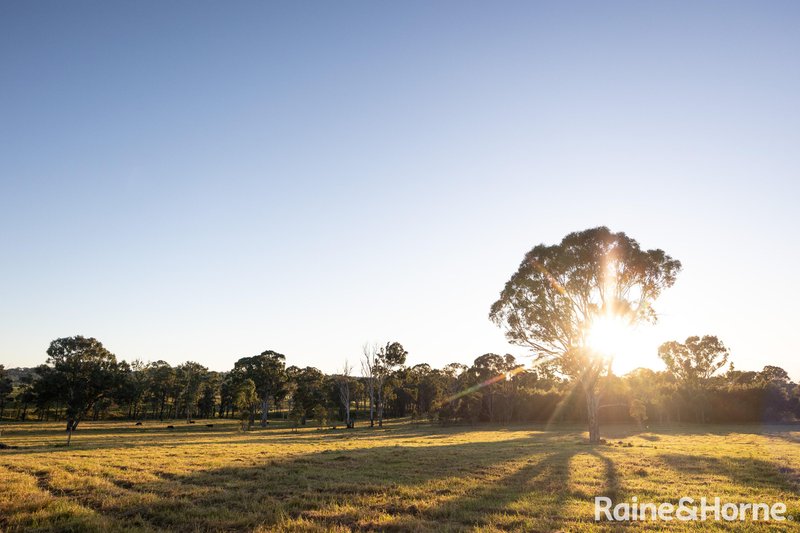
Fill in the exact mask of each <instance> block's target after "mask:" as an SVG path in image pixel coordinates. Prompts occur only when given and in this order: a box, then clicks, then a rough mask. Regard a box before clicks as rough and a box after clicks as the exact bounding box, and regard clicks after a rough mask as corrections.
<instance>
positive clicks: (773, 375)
mask: <svg viewBox="0 0 800 533" xmlns="http://www.w3.org/2000/svg"><path fill="white" fill-rule="evenodd" d="M759 378H760V379H761V381H763V382H765V383H784V384H785V383H789V381H790V380H789V374H788V372H786V370H784V369H782V368H781V367H779V366H771V365H767V366H765V367H764V369H763V370H762V371H761V372H759Z"/></svg>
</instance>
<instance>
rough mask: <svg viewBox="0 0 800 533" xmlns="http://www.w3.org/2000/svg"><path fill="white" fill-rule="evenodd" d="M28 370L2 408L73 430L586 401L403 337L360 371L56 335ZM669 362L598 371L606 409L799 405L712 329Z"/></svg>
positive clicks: (565, 417) (523, 414)
mask: <svg viewBox="0 0 800 533" xmlns="http://www.w3.org/2000/svg"><path fill="white" fill-rule="evenodd" d="M47 354H48V359H47V362H46V363H45V364H42V365H40V366H38V367H36V368H33V369H10V370H6V369H4V368H3V367H2V366H0V393H2V394H0V419H2V418H5V419H6V420H30V419H36V420H63V421H65V422H66V430H67V433H68V439H70V438H71V435H72V432H73V431H75V430H76V429H77V428H78V425H79V424H80V422H81V421H83V420H86V419H91V420H100V419H129V420H135V421H144V420H159V421H165V420H169V421H174V420H185V421H186V422H187V423H191V422H193V421H194V419H195V418H202V419H214V418H235V419H238V420H240V421H241V424H242V429H243V430H247V429H250V428H252V427H253V426H254V425H256V424H258V425H260V426H261V427H266V426H267V425H268V424H269V421H270V419H275V418H279V419H283V420H286V421H288V422H289V423H290V424H291V425H292V426H293V427H295V428H296V427H299V426H302V425H306V424H308V423H309V421H312V422H313V423H314V424H315V425H319V426H337V425H341V426H343V427H346V428H352V427H354V426H355V425H356V423H357V422H358V423H360V424H363V425H368V426H379V427H380V426H382V425H383V421H384V419H385V418H395V417H411V418H412V419H417V420H428V421H436V422H439V423H443V424H450V423H473V424H474V423H478V422H488V423H501V424H507V423H514V422H580V421H583V420H586V417H587V413H586V405H585V403H584V402H583V401H581V398H580V394H578V392H579V389H578V388H577V387H576V384H575V382H574V381H573V380H570V379H569V378H568V376H564V375H563V374H561V373H560V372H559V370H558V368H557V367H556V366H555V365H552V364H538V365H535V366H534V365H531V364H525V363H524V362H521V361H519V360H517V359H516V358H515V357H514V356H513V355H509V354H506V355H498V354H492V353H489V354H484V355H481V356H480V357H477V358H476V359H475V360H474V362H473V363H472V364H471V365H469V366H468V365H465V364H461V363H451V364H449V365H446V366H445V367H443V368H441V369H436V368H432V367H431V366H430V365H428V364H424V363H423V364H416V365H407V364H406V359H407V356H408V353H407V351H406V350H405V349H404V348H403V346H402V344H400V343H398V342H390V343H386V344H385V345H365V346H364V348H363V352H362V354H361V355H360V363H361V365H360V366H361V371H360V373H359V374H360V375H355V374H354V372H353V367H352V365H350V364H348V363H345V364H344V365H343V367H342V369H341V371H340V372H337V373H333V374H326V373H324V372H322V371H321V370H319V369H318V368H315V367H303V368H301V367H298V366H294V365H290V366H287V364H286V357H285V356H284V355H283V354H281V353H278V352H275V351H272V350H265V351H264V352H262V353H260V354H257V355H253V356H248V357H242V358H240V359H238V360H237V361H236V362H235V363H234V365H233V368H232V369H231V370H229V371H227V372H217V371H213V370H209V369H208V368H206V367H205V366H203V365H201V364H199V363H196V362H192V361H188V362H186V363H182V364H179V365H176V366H172V365H170V364H169V363H167V362H165V361H161V360H159V361H154V362H148V363H144V362H142V361H139V360H135V361H133V362H132V363H128V362H126V361H124V360H118V359H117V358H116V356H115V355H114V354H112V353H111V352H109V351H108V350H107V349H106V348H105V347H104V346H103V345H102V343H101V342H100V341H98V340H97V339H94V338H86V337H82V336H75V337H67V338H61V339H56V340H54V341H53V342H52V343H51V344H50V347H49V348H48V350H47ZM659 356H660V357H661V359H662V360H663V361H664V363H665V366H666V370H663V371H653V370H650V369H645V368H640V369H637V370H634V371H633V372H630V373H628V374H626V375H624V376H616V375H614V374H613V373H611V374H609V375H606V376H604V377H602V378H601V379H602V380H603V384H602V386H603V389H604V391H605V393H604V396H603V400H604V402H605V404H604V405H603V407H605V409H603V410H601V414H600V416H601V418H602V420H603V421H605V422H631V421H635V422H636V423H638V424H640V425H642V426H644V425H647V424H649V423H653V422H657V423H670V422H764V421H767V422H780V421H791V420H795V419H797V418H799V417H800V386H798V385H797V384H795V383H793V382H792V381H791V380H790V379H789V376H788V374H787V373H786V372H785V371H784V370H783V369H781V368H779V367H776V366H766V367H764V368H763V370H761V371H739V370H736V369H735V368H734V367H733V365H732V364H729V351H728V349H727V348H726V347H725V346H724V344H723V343H722V342H721V341H720V340H719V339H717V338H716V337H714V336H704V337H690V338H688V339H686V341H684V342H675V341H672V342H667V343H664V344H663V345H662V346H661V347H660V348H659Z"/></svg>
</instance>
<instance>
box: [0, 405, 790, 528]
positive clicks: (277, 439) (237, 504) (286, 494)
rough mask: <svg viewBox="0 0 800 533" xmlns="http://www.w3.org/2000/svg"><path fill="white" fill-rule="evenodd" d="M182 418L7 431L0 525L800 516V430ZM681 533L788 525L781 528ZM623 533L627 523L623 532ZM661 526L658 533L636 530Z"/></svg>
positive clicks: (583, 524)
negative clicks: (704, 502) (641, 504)
mask: <svg viewBox="0 0 800 533" xmlns="http://www.w3.org/2000/svg"><path fill="white" fill-rule="evenodd" d="M203 424H204V423H203V422H201V421H198V423H197V424H196V425H191V426H187V425H182V424H181V423H180V422H176V423H175V426H176V429H174V430H167V429H166V424H165V423H158V422H147V423H145V425H144V426H141V427H136V426H134V425H133V424H132V423H127V422H126V423H106V422H104V423H85V424H84V425H83V426H82V427H81V429H80V430H79V431H78V432H77V433H76V435H75V438H74V440H73V446H72V447H70V448H66V447H63V446H61V444H62V442H63V441H64V435H63V432H62V426H61V424H37V423H27V424H17V425H5V427H4V433H3V438H2V440H3V442H4V443H5V444H10V445H16V446H19V448H17V449H8V450H0V480H1V483H0V530H7V531H22V530H25V531H30V530H43V531H52V530H57V531H157V530H176V531H234V530H235V531H241V530H256V531H261V530H263V531H267V530H269V531H274V530H303V531H306V530H320V531H331V530H334V531H335V530H342V531H349V530H352V529H356V530H396V531H407V530H413V531H443V530H444V531H447V530H471V529H479V530H483V531H506V530H525V531H554V530H570V531H572V530H587V531H593V530H608V529H613V528H612V526H614V524H608V523H595V522H594V519H593V518H594V517H593V498H594V496H596V495H609V496H611V497H613V498H614V499H615V500H618V501H630V498H631V497H632V496H637V497H638V498H639V500H640V501H653V502H663V501H668V502H675V503H676V502H677V500H678V498H679V497H681V496H692V497H695V498H699V497H701V496H712V497H713V496H720V497H721V498H722V499H723V501H731V502H748V501H753V500H758V501H765V502H768V503H772V502H776V501H783V502H786V503H787V505H788V506H789V513H788V514H792V515H795V516H797V517H798V518H800V496H799V494H800V478H799V477H798V476H800V442H798V441H800V431H797V428H791V427H756V426H737V427H711V428H704V429H700V428H692V427H683V428H677V429H676V428H672V429H664V430H660V431H653V432H646V433H641V432H637V431H635V430H633V429H632V428H624V427H614V428H606V430H605V435H606V437H607V438H608V439H609V440H610V442H609V445H605V446H596V447H595V446H589V445H586V444H585V443H584V440H585V435H584V434H583V432H582V431H581V430H580V429H577V428H557V429H549V430H548V429H545V428H542V427H537V426H513V427H508V428H494V427H478V428H463V427H457V428H443V427H439V426H414V425H411V424H409V423H392V424H389V425H388V427H386V428H385V429H382V430H377V429H375V430H370V429H367V428H359V429H356V430H352V431H348V430H344V429H340V430H325V431H320V430H317V429H311V428H309V429H303V430H301V431H300V432H298V433H292V432H291V431H289V430H288V429H287V428H285V427H282V426H280V425H277V426H274V427H272V428H270V429H267V430H257V431H252V432H249V433H242V432H240V431H238V429H237V425H236V424H235V423H233V422H220V421H214V424H215V427H214V428H206V427H204V425H203ZM669 525H670V527H671V528H672V529H675V530H681V529H691V528H695V529H698V528H711V527H716V528H721V529H725V528H731V527H735V528H736V529H738V530H753V531H756V530H768V529H769V528H770V527H772V528H775V527H776V526H779V529H778V530H785V529H792V528H796V526H795V523H794V522H784V523H781V524H775V523H772V524H765V523H744V524H734V525H733V526H731V525H729V524H724V523H721V524H709V523H706V524H702V525H699V524H689V525H687V524H683V523H680V524H679V523H674V522H673V523H671V524H669ZM616 527H619V526H616ZM636 527H637V528H643V529H648V528H649V529H651V530H654V531H655V530H661V529H664V527H665V524H664V523H644V524H636Z"/></svg>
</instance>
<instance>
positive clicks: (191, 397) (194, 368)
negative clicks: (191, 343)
mask: <svg viewBox="0 0 800 533" xmlns="http://www.w3.org/2000/svg"><path fill="white" fill-rule="evenodd" d="M175 374H176V380H177V383H178V386H179V387H180V393H179V394H180V395H179V398H180V399H181V400H182V403H183V410H184V414H185V415H186V422H187V423H188V422H189V420H191V418H192V417H193V416H194V413H195V411H196V409H197V403H198V401H199V400H200V391H201V390H202V387H203V382H204V381H205V379H206V376H207V375H208V368H206V367H204V366H203V365H201V364H200V363H195V362H194V361H187V362H185V363H183V364H182V365H178V366H177V367H176V368H175Z"/></svg>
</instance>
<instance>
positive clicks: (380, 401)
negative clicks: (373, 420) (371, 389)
mask: <svg viewBox="0 0 800 533" xmlns="http://www.w3.org/2000/svg"><path fill="white" fill-rule="evenodd" d="M378 427H379V428H382V427H383V384H381V385H380V386H379V387H378Z"/></svg>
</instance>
